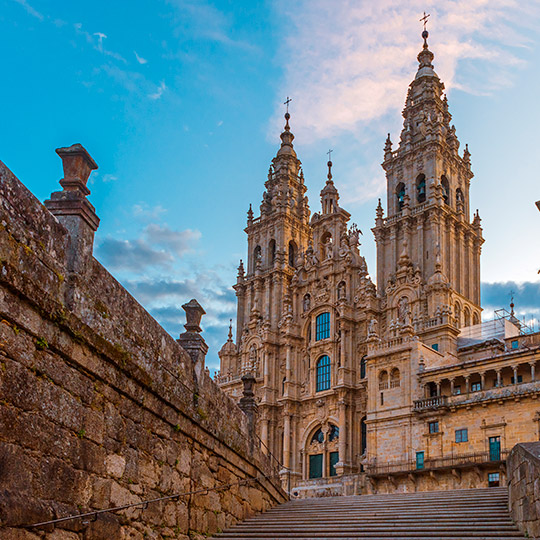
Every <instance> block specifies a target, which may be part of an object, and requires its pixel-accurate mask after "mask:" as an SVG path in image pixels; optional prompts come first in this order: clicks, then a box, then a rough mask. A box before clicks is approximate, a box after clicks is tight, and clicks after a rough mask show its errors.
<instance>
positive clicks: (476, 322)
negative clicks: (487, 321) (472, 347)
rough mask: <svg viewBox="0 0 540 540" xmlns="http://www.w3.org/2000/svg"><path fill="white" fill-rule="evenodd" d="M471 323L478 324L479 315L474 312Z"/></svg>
mask: <svg viewBox="0 0 540 540" xmlns="http://www.w3.org/2000/svg"><path fill="white" fill-rule="evenodd" d="M473 324H480V315H478V313H476V312H474V314H473Z"/></svg>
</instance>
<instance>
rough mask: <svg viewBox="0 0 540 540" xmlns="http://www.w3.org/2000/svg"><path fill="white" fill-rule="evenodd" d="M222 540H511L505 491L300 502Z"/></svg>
mask: <svg viewBox="0 0 540 540" xmlns="http://www.w3.org/2000/svg"><path fill="white" fill-rule="evenodd" d="M217 538H220V539H221V540H232V539H233V538H236V539H238V540H240V539H245V540H250V539H251V540H255V539H259V540H286V539H290V538H294V539H295V540H307V539H310V540H314V539H317V540H332V539H336V540H337V539H340V540H345V539H348V538H350V539H351V540H352V539H353V538H354V539H355V540H358V539H362V538H366V539H369V538H371V539H377V540H396V539H398V538H399V539H405V540H451V539H453V540H467V539H471V540H472V539H475V540H510V539H512V540H515V539H516V538H521V539H523V538H524V537H523V535H522V534H521V533H520V532H519V530H518V529H517V527H516V526H515V525H514V523H513V522H512V520H511V519H510V515H509V513H508V493H507V490H506V489H505V488H491V489H478V490H474V489H472V490H456V491H446V492H421V493H410V494H409V493H399V494H398V493H394V494H388V495H355V496H349V497H327V498H321V499H302V500H295V501H290V502H288V503H285V504H283V505H281V506H278V507H276V508H273V509H271V510H269V511H268V512H265V513H263V514H259V515H257V516H253V517H251V518H249V519H247V520H245V521H244V522H243V523H241V524H239V525H237V526H236V527H233V528H231V529H230V530H228V531H225V532H223V533H221V534H219V535H218V536H217Z"/></svg>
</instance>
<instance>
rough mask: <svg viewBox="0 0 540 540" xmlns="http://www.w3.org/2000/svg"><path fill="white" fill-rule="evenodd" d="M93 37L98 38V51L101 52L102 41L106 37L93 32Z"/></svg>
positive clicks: (101, 33) (100, 33)
mask: <svg viewBox="0 0 540 540" xmlns="http://www.w3.org/2000/svg"><path fill="white" fill-rule="evenodd" d="M93 35H94V36H96V37H97V38H98V45H97V48H98V50H99V51H101V52H103V40H104V39H107V36H106V35H105V34H104V33H103V32H94V34H93Z"/></svg>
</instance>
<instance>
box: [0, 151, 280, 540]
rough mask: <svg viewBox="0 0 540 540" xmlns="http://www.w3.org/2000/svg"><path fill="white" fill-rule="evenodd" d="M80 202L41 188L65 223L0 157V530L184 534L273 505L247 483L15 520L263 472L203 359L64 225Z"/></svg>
mask: <svg viewBox="0 0 540 540" xmlns="http://www.w3.org/2000/svg"><path fill="white" fill-rule="evenodd" d="M77 151H79V150H77ZM77 159H78V158H77ZM72 180H73V179H72ZM73 181H74V182H75V180H73ZM70 182H71V180H69V181H68V183H67V184H66V186H67V187H69V186H71V187H73V186H75V184H73V185H72V184H70ZM77 182H78V181H76V182H75V183H77ZM68 184H69V186H68ZM66 186H64V187H65V188H66V189H67V187H66ZM77 186H78V187H76V189H78V190H82V192H84V189H83V187H81V186H79V184H77ZM70 189H71V188H70ZM82 192H81V193H82ZM59 193H63V192H59ZM79 195H80V193H79ZM79 195H77V197H79ZM84 197H86V195H84ZM85 200H86V199H84V198H81V197H79V198H78V199H77V205H76V206H77V208H75V210H76V211H75V212H74V213H73V214H69V213H68V214H66V213H65V212H64V213H62V212H63V210H62V205H63V204H64V202H65V201H68V202H69V204H71V203H72V202H73V201H72V200H71V199H70V197H67V196H66V197H65V196H64V195H59V196H56V197H55V198H54V204H53V205H52V207H54V212H55V214H56V215H58V216H60V217H61V218H62V219H61V221H62V222H63V223H64V224H65V225H66V227H67V228H64V226H63V225H62V224H61V223H59V221H57V219H55V217H53V216H52V215H51V213H50V212H49V211H48V210H47V209H46V208H44V207H43V205H41V204H40V203H39V201H37V200H36V199H35V198H34V197H33V196H32V194H31V193H29V192H28V190H26V188H25V187H24V186H23V185H22V184H21V183H20V182H19V181H18V180H17V179H16V178H15V177H14V176H13V175H12V173H11V172H10V171H9V170H8V169H7V168H6V167H5V166H4V165H3V164H1V163H0V538H2V539H4V538H7V539H9V540H11V539H15V538H16V539H23V540H24V539H28V540H34V539H37V538H45V539H47V540H49V539H50V540H74V539H75V538H78V539H80V540H83V539H84V540H86V539H88V540H90V539H91V540H96V539H97V540H99V539H103V540H105V539H107V540H110V539H112V538H133V539H135V538H141V539H143V538H160V537H161V536H160V534H163V535H166V534H167V535H170V536H173V537H177V538H182V537H183V536H184V535H185V537H186V538H187V535H188V534H190V535H191V536H193V535H195V534H202V535H208V534H211V533H213V532H215V531H216V530H217V528H218V527H219V528H224V526H225V525H229V524H230V523H231V522H232V521H233V520H237V519H242V518H244V517H246V516H247V515H248V514H250V513H254V512H256V511H259V510H262V509H266V508H269V507H270V506H272V505H273V504H275V503H277V502H281V501H283V500H284V498H285V495H284V493H283V492H282V491H281V489H280V488H279V486H277V485H274V484H272V483H265V484H264V485H260V484H258V483H256V482H253V490H254V491H253V493H252V494H254V493H256V495H254V496H253V500H254V503H253V504H251V502H250V501H249V500H248V499H247V498H246V496H245V495H244V496H240V491H238V490H234V489H231V490H229V492H228V493H227V496H226V495H225V493H224V492H223V493H222V492H213V491H210V492H209V494H207V495H204V496H197V497H195V496H191V497H190V496H188V497H183V498H180V499H179V500H176V499H173V500H169V501H166V502H160V503H151V504H149V505H148V507H144V508H143V506H142V505H138V506H137V507H135V508H131V509H128V510H125V511H121V512H119V513H105V514H100V515H99V516H97V519H96V520H92V519H90V520H87V521H85V522H83V521H82V520H80V519H76V520H70V521H68V522H65V523H63V524H61V525H60V526H58V527H57V528H56V529H55V530H54V531H53V530H52V528H45V529H40V530H39V531H30V530H29V529H28V530H27V529H24V528H23V526H25V525H30V524H33V523H37V522H40V521H46V520H50V519H55V518H58V517H63V516H69V515H73V514H77V513H80V512H87V511H92V510H100V509H105V508H109V507H113V506H116V505H124V504H132V503H142V502H144V501H146V500H149V499H155V498H159V497H163V496H167V495H174V494H177V493H184V492H186V491H191V490H197V489H201V488H203V487H205V488H209V489H210V490H212V489H213V488H215V487H217V486H218V485H221V484H223V483H234V482H236V481H238V480H240V479H242V478H252V479H253V478H255V477H256V476H258V475H262V474H270V473H272V472H273V471H272V468H271V465H270V462H269V460H268V459H267V457H266V456H264V455H263V454H262V453H261V452H259V451H258V450H257V449H254V448H252V446H251V445H250V443H249V435H248V430H247V421H246V418H245V416H244V414H243V413H242V412H241V411H240V410H239V408H238V407H237V406H236V405H235V403H234V402H233V401H231V400H230V399H229V398H228V397H227V396H226V395H224V394H223V392H222V391H221V390H220V389H219V388H218V387H217V386H216V385H215V384H214V382H213V381H211V380H210V378H209V377H208V375H207V374H206V373H205V372H204V370H201V369H198V370H197V369H196V367H197V365H198V366H199V368H200V367H201V365H203V364H202V362H203V360H204V358H197V362H195V363H194V362H193V360H192V358H191V357H190V356H189V354H188V353H187V352H186V351H185V350H184V349H183V348H182V346H181V345H180V344H179V343H177V342H176V341H175V340H174V339H173V338H171V337H170V336H169V335H168V334H167V333H166V332H165V331H164V330H163V329H162V328H161V327H160V326H159V325H158V324H157V322H156V321H155V320H154V319H152V317H151V316H150V315H149V314H148V313H147V312H146V311H145V310H144V309H143V308H142V307H141V306H140V305H139V304H138V303H137V302H136V301H135V300H134V299H133V297H132V296H131V295H130V294H128V293H127V292H126V291H125V289H124V288H123V287H122V286H121V285H120V284H119V283H118V282H117V281H116V280H115V279H114V278H113V277H112V276H111V275H110V274H109V273H108V272H107V271H106V270H105V269H104V268H103V267H102V266H101V265H100V264H99V263H98V262H97V261H96V260H95V259H93V257H92V256H91V246H92V235H93V231H92V230H91V229H92V227H90V229H87V230H83V229H81V228H80V223H79V224H78V223H76V221H73V220H77V219H82V220H83V221H84V220H87V221H88V219H90V218H92V219H91V222H92V223H93V224H96V223H97V222H96V221H95V219H94V218H93V217H92V215H91V214H88V212H90V207H88V206H87V205H86V203H85ZM71 210H73V208H72V209H71ZM71 210H69V211H71ZM60 217H59V219H60ZM70 220H71V221H70ZM68 221H69V223H68ZM87 224H88V223H87ZM68 230H69V231H71V232H72V234H77V235H82V236H80V237H78V238H77V239H75V240H76V241H73V238H70V236H69V234H70V233H69V232H68ZM83 252H84V253H83ZM195 333H197V332H195ZM201 343H202V342H201ZM203 349H204V347H201V351H202V350H203ZM158 531H160V532H158Z"/></svg>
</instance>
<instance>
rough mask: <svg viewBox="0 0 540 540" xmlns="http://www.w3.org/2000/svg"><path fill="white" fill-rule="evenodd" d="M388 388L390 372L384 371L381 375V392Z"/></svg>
mask: <svg viewBox="0 0 540 540" xmlns="http://www.w3.org/2000/svg"><path fill="white" fill-rule="evenodd" d="M387 388H388V371H386V370H385V369H383V370H382V371H381V372H380V373H379V390H386V389H387Z"/></svg>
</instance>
